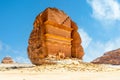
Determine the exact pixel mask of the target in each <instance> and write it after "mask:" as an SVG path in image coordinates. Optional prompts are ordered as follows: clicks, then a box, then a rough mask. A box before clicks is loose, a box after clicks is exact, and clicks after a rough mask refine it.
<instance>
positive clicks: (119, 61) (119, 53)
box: [92, 49, 120, 65]
mask: <svg viewBox="0 0 120 80" xmlns="http://www.w3.org/2000/svg"><path fill="white" fill-rule="evenodd" d="M92 63H95V64H113V65H120V49H117V50H113V51H109V52H106V53H105V54H104V55H103V56H101V57H99V58H97V59H95V60H93V61H92Z"/></svg>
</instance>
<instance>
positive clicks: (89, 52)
mask: <svg viewBox="0 0 120 80" xmlns="http://www.w3.org/2000/svg"><path fill="white" fill-rule="evenodd" d="M118 48H120V37H119V38H116V39H112V40H109V41H107V42H101V41H91V43H90V44H89V46H88V47H87V49H86V51H85V52H86V54H85V56H84V61H92V60H93V59H95V58H97V57H99V56H102V55H103V54H104V53H105V52H108V51H111V50H115V49H118Z"/></svg>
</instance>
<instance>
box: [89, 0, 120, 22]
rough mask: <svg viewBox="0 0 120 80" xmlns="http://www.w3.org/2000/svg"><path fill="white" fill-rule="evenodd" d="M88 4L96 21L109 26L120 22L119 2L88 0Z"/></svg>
mask: <svg viewBox="0 0 120 80" xmlns="http://www.w3.org/2000/svg"><path fill="white" fill-rule="evenodd" d="M87 2H88V3H89V4H90V6H91V7H92V10H93V12H92V16H93V17H94V18H95V19H97V20H99V21H102V22H103V23H105V22H107V23H108V24H109V23H112V22H116V21H119V20H120V3H119V2H118V1H117V0H87ZM104 21H105V22H104Z"/></svg>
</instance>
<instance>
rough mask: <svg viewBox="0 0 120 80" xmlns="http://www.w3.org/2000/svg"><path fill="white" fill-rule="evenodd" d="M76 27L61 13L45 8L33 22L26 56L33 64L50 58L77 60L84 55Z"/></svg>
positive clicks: (41, 62)
mask: <svg viewBox="0 0 120 80" xmlns="http://www.w3.org/2000/svg"><path fill="white" fill-rule="evenodd" d="M77 30H78V27H77V25H76V24H75V23H74V22H73V21H72V20H71V19H70V17H69V16H67V15H66V14H65V13H64V12H63V11H61V10H58V9H56V8H47V9H46V10H45V11H43V12H42V13H40V14H39V15H38V16H37V17H36V19H35V22H34V28H33V30H32V32H31V34H30V38H29V45H28V56H29V58H30V60H31V62H32V63H33V64H36V65H38V64H43V63H44V62H45V59H46V58H47V59H48V57H49V56H51V57H52V58H56V59H57V58H63V59H64V58H71V57H73V58H79V59H82V57H83V55H84V51H83V48H82V46H81V42H82V41H81V38H80V35H79V33H78V32H77Z"/></svg>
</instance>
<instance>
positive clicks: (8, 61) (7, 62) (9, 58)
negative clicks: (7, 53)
mask: <svg viewBox="0 0 120 80" xmlns="http://www.w3.org/2000/svg"><path fill="white" fill-rule="evenodd" d="M1 63H3V64H12V63H14V61H13V59H12V58H11V57H4V58H3V60H2V62H1Z"/></svg>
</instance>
